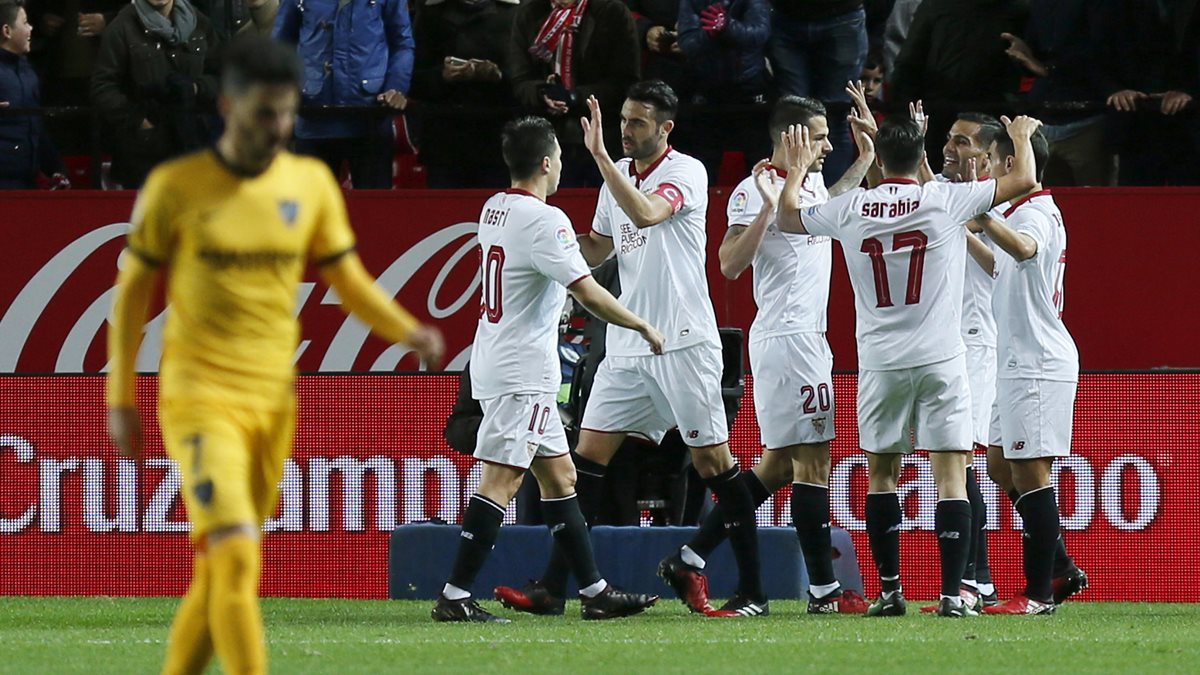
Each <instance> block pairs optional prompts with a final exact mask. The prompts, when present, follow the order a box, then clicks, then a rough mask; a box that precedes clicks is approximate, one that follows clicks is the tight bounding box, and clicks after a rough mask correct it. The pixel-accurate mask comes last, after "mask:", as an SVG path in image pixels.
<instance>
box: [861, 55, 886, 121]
mask: <svg viewBox="0 0 1200 675" xmlns="http://www.w3.org/2000/svg"><path fill="white" fill-rule="evenodd" d="M885 79H887V71H885V70H884V69H883V64H882V63H881V62H879V61H876V60H874V59H870V58H868V59H867V62H866V63H864V64H863V69H862V75H859V76H858V81H859V82H862V86H863V93H864V94H866V96H867V103H868V104H869V105H870V106H871V109H872V110H876V109H878V108H879V106H880V105H881V104H882V103H883V82H884V80H885Z"/></svg>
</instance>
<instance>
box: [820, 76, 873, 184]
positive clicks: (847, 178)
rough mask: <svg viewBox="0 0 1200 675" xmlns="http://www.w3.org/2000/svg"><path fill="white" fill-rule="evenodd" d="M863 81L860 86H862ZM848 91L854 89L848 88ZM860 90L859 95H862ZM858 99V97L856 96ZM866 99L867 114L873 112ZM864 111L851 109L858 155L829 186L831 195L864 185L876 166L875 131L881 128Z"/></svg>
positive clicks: (852, 126)
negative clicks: (865, 115)
mask: <svg viewBox="0 0 1200 675" xmlns="http://www.w3.org/2000/svg"><path fill="white" fill-rule="evenodd" d="M861 86H862V85H861V83H860V84H859V87H861ZM846 91H852V89H850V88H847V89H846ZM861 95H862V94H861V92H858V96H861ZM855 100H856V101H857V100H858V98H857V97H856V98H855ZM866 105H867V104H866V101H865V99H864V100H863V103H862V108H863V109H865V111H866V113H865V114H867V115H870V114H871V110H870V108H867V107H866ZM863 114H864V113H863V111H862V110H859V109H857V108H851V109H850V117H849V120H850V130H851V132H852V135H853V136H854V142H855V144H856V145H857V146H858V157H857V158H856V159H855V160H854V163H853V164H851V165H850V166H849V167H847V169H846V173H844V174H842V177H841V178H840V179H838V182H836V183H834V184H833V187H831V188H829V196H830V197H836V196H838V195H840V194H845V193H847V192H849V191H851V190H853V189H855V188H857V187H859V186H861V185H862V182H863V178H865V177H866V175H867V172H868V171H870V170H871V167H872V166H875V133H876V132H877V131H879V128H878V127H877V126H876V125H875V118H874V117H866V118H864V117H863Z"/></svg>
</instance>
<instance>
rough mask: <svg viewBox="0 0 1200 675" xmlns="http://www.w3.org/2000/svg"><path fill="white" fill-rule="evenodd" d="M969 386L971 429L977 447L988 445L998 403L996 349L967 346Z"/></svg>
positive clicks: (982, 346)
mask: <svg viewBox="0 0 1200 675" xmlns="http://www.w3.org/2000/svg"><path fill="white" fill-rule="evenodd" d="M967 384H968V385H970V387H971V428H972V429H974V435H973V437H972V438H973V440H974V442H975V444H976V445H987V444H988V442H989V441H990V440H991V438H990V437H989V432H990V429H991V423H992V403H994V402H995V401H996V348H995V347H987V346H984V345H967Z"/></svg>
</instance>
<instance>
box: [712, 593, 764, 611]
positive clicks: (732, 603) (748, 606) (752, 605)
mask: <svg viewBox="0 0 1200 675" xmlns="http://www.w3.org/2000/svg"><path fill="white" fill-rule="evenodd" d="M770 613H771V607H770V605H769V604H768V603H767V599H766V598H763V599H762V600H754V599H751V598H749V597H746V596H745V595H742V594H741V593H738V594H737V595H735V596H733V597H732V598H730V599H729V600H728V601H727V602H726V603H725V604H724V605H721V609H718V610H716V611H715V612H713V613H712V614H710V616H729V617H734V616H766V615H768V614H770Z"/></svg>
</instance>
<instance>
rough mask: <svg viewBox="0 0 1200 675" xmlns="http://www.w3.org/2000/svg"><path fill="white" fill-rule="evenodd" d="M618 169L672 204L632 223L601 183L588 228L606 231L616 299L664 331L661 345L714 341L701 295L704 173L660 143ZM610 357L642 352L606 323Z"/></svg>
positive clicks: (640, 344)
mask: <svg viewBox="0 0 1200 675" xmlns="http://www.w3.org/2000/svg"><path fill="white" fill-rule="evenodd" d="M617 168H618V169H619V170H620V171H621V175H622V176H623V177H625V178H626V179H627V180H629V182H630V183H633V184H634V185H635V186H636V187H637V188H638V189H639V190H641V191H642V192H643V193H645V194H657V195H660V196H662V197H663V198H664V199H666V200H667V201H668V202H670V203H671V206H672V207H673V208H674V209H675V213H674V215H672V216H671V217H670V218H668V219H667V220H665V221H663V222H661V223H659V224H657V225H654V226H652V227H646V228H642V229H638V228H637V227H635V226H634V225H633V223H632V222H630V219H629V216H627V215H626V214H625V212H624V211H623V210H622V209H621V207H620V205H618V204H617V200H616V199H615V198H614V197H613V196H612V192H610V191H609V189H608V186H607V185H605V186H604V187H602V188H600V198H599V201H598V202H597V204H596V216H595V219H594V220H593V221H592V230H593V231H595V232H596V233H597V234H600V235H603V236H606V237H612V238H613V239H614V240H613V248H614V249H616V253H617V270H618V273H619V274H620V277H621V298H620V299H621V304H622V305H625V307H627V308H628V309H629V310H630V311H631V312H633V313H634V314H637V315H638V316H640V317H642V318H643V319H645V320H646V321H648V322H650V324H651V325H652V326H654V327H656V328H658V330H659V331H661V332H662V334H663V335H664V336H666V345H665V346H664V350H665V351H674V350H676V349H683V348H685V347H690V346H692V345H696V344H702V343H707V344H709V345H711V346H713V347H715V348H717V349H720V347H721V341H720V337H719V335H718V333H717V319H716V315H715V314H714V313H713V307H712V299H711V298H710V297H709V294H708V275H707V269H708V268H707V265H706V263H705V255H706V246H707V243H708V231H707V229H706V225H705V220H706V215H707V211H708V173H707V172H706V171H705V170H704V165H703V164H701V163H700V162H699V161H698V160H696V159H695V158H693V157H689V156H688V155H685V154H683V153H681V152H679V151H677V150H673V149H671V148H667V152H666V154H664V155H663V156H662V157H660V158H659V159H658V161H656V162H655V163H654V164H652V165H651V166H650V167H649V168H647V169H646V171H645V172H644V173H641V174H638V173H637V172H636V170H635V169H634V165H633V160H631V159H628V158H626V159H622V160H621V161H620V162H618V163H617ZM607 351H608V354H609V355H610V356H649V355H650V354H651V352H650V346H649V345H648V344H647V343H646V341H645V340H643V339H642V338H641V336H639V335H638V334H637V332H635V331H632V330H629V329H627V328H621V327H620V326H615V325H613V324H609V325H608V337H607Z"/></svg>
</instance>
